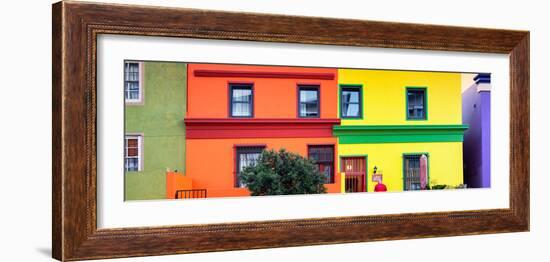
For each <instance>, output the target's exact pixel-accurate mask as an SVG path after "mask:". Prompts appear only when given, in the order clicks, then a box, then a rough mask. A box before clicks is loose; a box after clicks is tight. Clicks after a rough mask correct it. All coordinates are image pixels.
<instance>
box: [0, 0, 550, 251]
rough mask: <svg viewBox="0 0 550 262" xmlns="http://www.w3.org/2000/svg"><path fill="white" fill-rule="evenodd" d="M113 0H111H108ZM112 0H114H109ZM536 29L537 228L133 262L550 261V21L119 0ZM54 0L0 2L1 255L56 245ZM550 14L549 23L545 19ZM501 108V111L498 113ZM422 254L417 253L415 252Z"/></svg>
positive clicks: (427, 9)
mask: <svg viewBox="0 0 550 262" xmlns="http://www.w3.org/2000/svg"><path fill="white" fill-rule="evenodd" d="M105 1H108V0H105ZM108 2H114V1H108ZM116 2H125V3H127V2H131V3H155V4H157V5H160V4H164V5H172V6H184V7H195V8H208V9H220V10H234V11H250V12H265V13H282V14H295V15H314V16H330V17H345V18H358V19H371V20H384V21H402V22H417V23H435V24H447V25H461V26H475V27H495V28H508V29H526V30H530V31H531V54H532V55H531V76H532V77H531V98H532V99H531V112H532V113H531V119H532V121H531V122H532V123H531V141H533V142H532V143H531V181H532V183H531V204H532V205H531V210H532V211H531V232H530V233H515V234H496V235H482V236H468V237H450V238H431V239H421V240H402V241H384V242H373V243H358V244H345V245H329V246H313V247H299V248H279V249H268V250H265V249H264V250H253V251H237V252H218V253H208V254H192V255H180V256H164V257H152V258H147V259H144V258H134V259H128V260H127V261H142V260H146V261H180V260H182V259H185V260H186V261H201V262H207V261H232V260H237V259H238V260H239V261H278V262H280V261H285V260H288V261H290V259H293V258H296V257H300V260H302V261H334V260H336V259H338V260H340V259H341V260H346V259H364V260H371V261H381V260H385V261H396V260H403V259H407V260H410V261H420V260H422V261H464V260H470V259H472V258H475V260H476V261H477V260H481V259H483V260H486V261H514V260H515V261H518V260H520V261H528V260H535V261H537V260H539V261H540V260H542V261H544V260H547V259H548V258H547V257H548V256H547V252H546V250H545V249H544V248H545V247H547V246H548V244H547V243H548V242H549V241H550V237H549V233H550V230H549V224H550V223H549V222H548V221H550V212H549V211H548V206H550V205H549V204H548V202H547V201H549V200H550V190H547V188H546V187H547V186H548V185H550V178H549V177H550V175H549V173H550V172H548V169H547V168H545V166H546V164H545V163H546V162H547V158H548V154H547V148H549V147H550V141H549V139H548V134H550V125H549V124H548V122H549V121H548V117H547V112H550V103H548V102H547V101H546V100H547V99H549V98H550V86H548V85H547V83H546V81H544V80H545V77H547V75H548V73H547V72H546V71H547V70H550V62H549V58H550V54H549V47H550V41H549V40H550V28H548V27H547V26H545V24H546V23H547V22H548V18H547V14H546V13H547V12H546V11H547V10H548V8H547V7H545V5H544V1H530V0H526V1H521V2H517V1H514V2H510V3H504V2H503V1H498V2H497V1H494V2H490V1H470V0H463V1H460V2H458V1H449V2H447V1H406V0H401V1H393V0H386V1H374V2H372V3H369V4H367V3H366V1H348V0H339V1H324V2H321V1H318V0H317V1H316V0H308V1H297V0H284V1H283V0H278V1H275V0H273V1H245V0H232V1H213V0H203V1H197V0H193V1H183V0H180V1H174V0H170V1H168V0H164V1H138V0H133V1H122V0H121V1H116ZM50 3H51V2H50V1H44V0H41V1H38V0H35V1H9V2H6V3H4V4H3V6H2V8H1V10H0V19H1V21H0V22H1V23H0V25H1V26H2V30H1V32H2V41H1V48H0V65H1V71H0V72H2V73H1V76H2V81H1V84H2V85H1V87H0V121H1V122H0V123H1V124H0V126H1V128H0V159H1V160H0V176H2V179H1V180H0V201H1V203H0V204H1V207H2V209H1V210H2V215H1V216H0V241H1V243H3V245H4V246H3V248H2V251H1V252H0V258H2V259H0V260H8V261H48V260H49V257H50V252H51V250H50V246H51V240H50V239H51V233H50V232H51V218H50V217H51V211H50V209H51V201H50V199H51V171H50V170H51V131H50V130H51V113H50V112H51V102H50V100H51V22H50V21H51V11H50ZM545 22H546V23H545ZM497 114H498V112H497ZM418 253H420V255H415V254H418Z"/></svg>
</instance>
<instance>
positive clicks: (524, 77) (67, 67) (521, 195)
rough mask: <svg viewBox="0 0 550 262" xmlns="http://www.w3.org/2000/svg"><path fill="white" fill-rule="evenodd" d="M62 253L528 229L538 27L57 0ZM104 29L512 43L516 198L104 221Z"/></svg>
mask: <svg viewBox="0 0 550 262" xmlns="http://www.w3.org/2000/svg"><path fill="white" fill-rule="evenodd" d="M52 11H53V23H52V30H53V32H52V34H53V46H52V60H53V61H52V62H53V79H52V86H53V95H52V101H53V107H52V113H53V119H52V126H53V137H52V147H53V152H52V153H53V163H52V166H53V167H52V171H53V181H52V202H53V203H52V205H53V220H52V226H53V230H52V231H53V232H52V245H53V257H54V258H56V259H59V260H63V261H65V260H81V259H99V258H115V257H128V256H148V255H163V254H181V253H191V252H206V251H222V250H239V249H255V248H269V247H283V246H286V247H289V246H304V245H320V244H331V243H349V242H361V241H377V240H390V239H410V238H424V237H442V236H456V235H473V234H487V233H501V232H520V231H528V230H529V32H528V31H510V30H499V29H483V28H467V27H453V26H437V25H423V24H405V23H390V22H375V21H359V20H345V19H328V18H316V17H294V16H282V15H265V14H251V13H234V12H219V11H205V10H193V9H183V8H163V7H150V6H130V5H114V4H99V3H83V2H72V1H68V2H65V1H64V2H59V3H56V4H54V5H53V10H52ZM99 34H122V35H143V36H169V37H187V38H206V39H225V40H249V41H265V42H285V43H303V44H326V45H345V46H363V47H382V48H407V49H422V50H442V51H469V52H483V53H500V54H508V55H509V58H510V195H509V196H510V208H506V209H490V210H475V211H456V212H430V213H412V214H396V215H373V216H355V217H337V218H316V219H294V220H279V221H266V222H250V223H223V224H207V225H188V226H164V227H144V228H122V229H98V228H97V226H96V221H97V217H96V208H97V207H96V205H97V203H96V190H97V185H96V175H97V174H96V159H97V158H96V105H97V101H96V70H97V69H96V51H97V50H96V48H97V47H96V42H97V37H98V35H99Z"/></svg>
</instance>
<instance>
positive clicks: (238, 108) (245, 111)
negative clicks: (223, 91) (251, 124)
mask: <svg viewBox="0 0 550 262" xmlns="http://www.w3.org/2000/svg"><path fill="white" fill-rule="evenodd" d="M231 110H232V115H233V116H251V115H252V112H251V111H250V104H249V103H233V105H232V109H231Z"/></svg>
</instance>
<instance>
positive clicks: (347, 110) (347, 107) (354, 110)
mask: <svg viewBox="0 0 550 262" xmlns="http://www.w3.org/2000/svg"><path fill="white" fill-rule="evenodd" d="M342 106H343V109H342V115H343V116H344V117H359V104H343V105H342Z"/></svg>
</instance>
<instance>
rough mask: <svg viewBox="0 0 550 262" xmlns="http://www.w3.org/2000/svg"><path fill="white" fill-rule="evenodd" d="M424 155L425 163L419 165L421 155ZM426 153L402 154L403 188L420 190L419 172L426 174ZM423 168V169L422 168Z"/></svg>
mask: <svg viewBox="0 0 550 262" xmlns="http://www.w3.org/2000/svg"><path fill="white" fill-rule="evenodd" d="M423 155H424V156H426V164H425V165H421V158H422V156H423ZM427 157H428V156H427V154H411V155H404V156H403V169H404V170H403V172H404V178H403V179H404V188H403V190H420V189H421V178H420V177H421V173H422V172H425V175H426V177H427V175H428V166H427ZM422 169H424V170H422ZM426 179H427V178H426Z"/></svg>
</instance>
